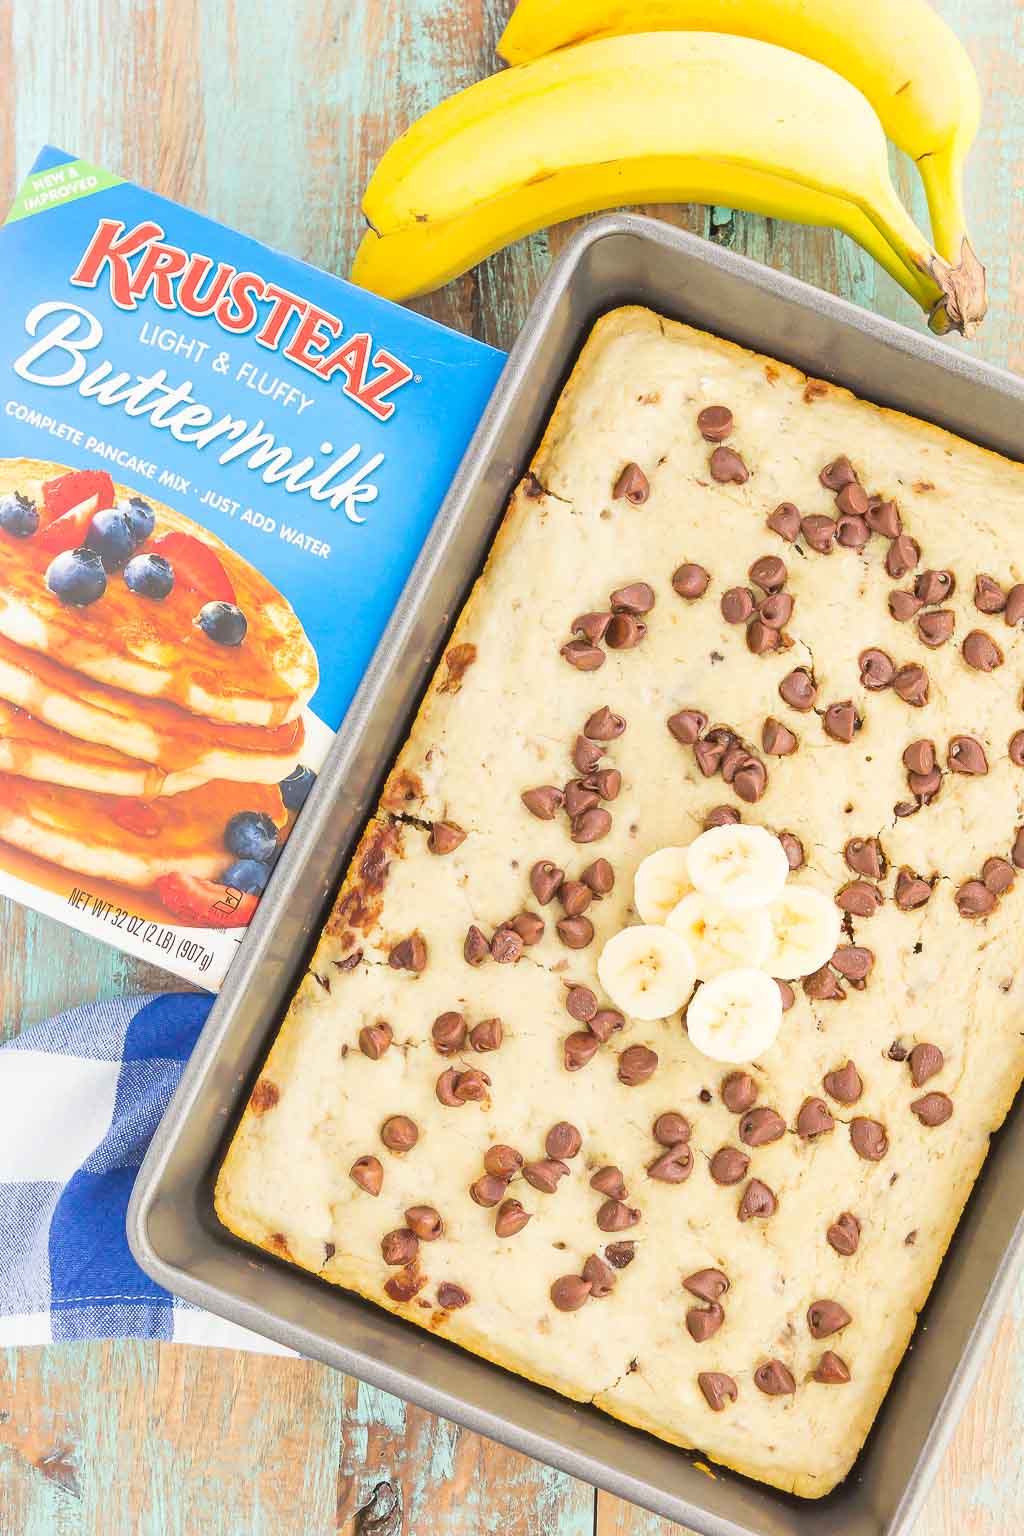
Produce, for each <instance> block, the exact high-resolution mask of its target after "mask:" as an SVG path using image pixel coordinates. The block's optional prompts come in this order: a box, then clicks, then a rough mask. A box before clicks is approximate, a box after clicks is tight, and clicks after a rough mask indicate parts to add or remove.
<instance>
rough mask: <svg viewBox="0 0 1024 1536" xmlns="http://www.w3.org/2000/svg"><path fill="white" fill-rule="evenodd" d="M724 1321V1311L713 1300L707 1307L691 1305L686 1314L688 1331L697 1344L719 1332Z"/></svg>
mask: <svg viewBox="0 0 1024 1536" xmlns="http://www.w3.org/2000/svg"><path fill="white" fill-rule="evenodd" d="M724 1322H725V1313H724V1311H723V1310H722V1308H721V1307H720V1306H719V1305H718V1303H717V1302H715V1301H713V1302H712V1303H711V1305H710V1306H707V1307H690V1309H689V1310H688V1312H687V1314H686V1331H687V1333H688V1334H689V1335H690V1337H691V1339H693V1341H694V1343H695V1344H703V1343H704V1342H705V1341H706V1340H707V1339H710V1338H711V1336H712V1335H713V1334H715V1333H717V1332H718V1330H719V1328H721V1326H722V1324H723V1323H724Z"/></svg>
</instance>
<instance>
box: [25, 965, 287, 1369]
mask: <svg viewBox="0 0 1024 1536" xmlns="http://www.w3.org/2000/svg"><path fill="white" fill-rule="evenodd" d="M211 1003H212V999H211V998H209V997H200V996H195V995H193V996H167V997H149V998H147V997H138V998H125V999H123V1000H120V1001H117V1002H112V1003H98V1004H95V1005H93V1006H91V1007H87V1008H76V1009H74V1010H73V1011H72V1012H71V1013H65V1014H62V1015H61V1016H60V1017H59V1018H56V1019H51V1020H50V1022H49V1023H47V1024H40V1025H38V1026H36V1027H35V1028H33V1029H29V1030H26V1031H25V1032H24V1033H22V1034H21V1035H18V1036H16V1037H15V1038H14V1039H13V1040H12V1041H10V1043H9V1044H7V1045H5V1046H4V1047H3V1048H2V1049H0V1344H47V1343H50V1342H51V1341H53V1340H63V1339H110V1338H143V1339H173V1340H175V1341H176V1342H178V1343H185V1344H219V1345H223V1346H226V1347H229V1348H233V1349H256V1350H266V1351H273V1352H275V1353H277V1352H279V1351H278V1346H277V1345H274V1344H270V1343H269V1342H268V1341H267V1340H265V1339H261V1338H260V1337H259V1336H258V1335H257V1334H254V1333H250V1332H249V1331H248V1330H247V1329H244V1328H239V1327H237V1326H236V1325H235V1324H234V1323H229V1322H226V1321H223V1320H222V1319H220V1318H216V1317H212V1316H211V1315H210V1314H209V1313H207V1312H203V1311H202V1310H201V1309H200V1308H198V1307H194V1306H191V1305H190V1304H189V1303H188V1302H184V1301H178V1300H176V1299H175V1298H174V1297H173V1296H171V1295H170V1294H169V1293H168V1292H167V1291H165V1290H162V1289H161V1287H160V1286H158V1285H155V1284H154V1283H153V1281H152V1280H150V1279H148V1277H147V1276H146V1275H144V1274H143V1273H142V1270H141V1269H139V1267H138V1265H137V1264H136V1263H135V1261H134V1259H133V1258H132V1256H131V1254H130V1253H129V1251H128V1240H127V1237H126V1236H125V1213H126V1211H127V1209H128V1198H129V1196H130V1194H131V1190H132V1184H133V1183H134V1181H135V1175H136V1173H137V1171H138V1168H139V1165H140V1163H141V1162H142V1159H143V1156H144V1155H145V1151H146V1148H147V1147H148V1145H149V1142H150V1138H151V1137H152V1135H153V1133H154V1131H155V1130H156V1128H157V1125H158V1124H159V1122H160V1117H161V1115H162V1114H163V1112H164V1110H165V1109H166V1108H167V1104H168V1101H169V1099H170V1097H171V1094H172V1093H173V1092H174V1089H175V1088H176V1086H177V1083H178V1079H179V1077H180V1076H181V1071H182V1068H183V1066H184V1065H185V1062H186V1061H187V1059H188V1056H189V1052H190V1051H191V1049H192V1047H193V1045H194V1044H195V1042H196V1040H197V1039H198V1037H199V1031H200V1030H201V1029H202V1026H203V1024H204V1023H205V1021H206V1016H207V1014H208V1013H209V1011H210V1007H211ZM285 1352H286V1353H290V1351H285Z"/></svg>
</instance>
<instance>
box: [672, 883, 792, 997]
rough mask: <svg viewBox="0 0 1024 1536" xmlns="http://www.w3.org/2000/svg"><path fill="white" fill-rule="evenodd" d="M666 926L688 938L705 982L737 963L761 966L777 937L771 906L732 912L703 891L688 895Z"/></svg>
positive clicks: (698, 970) (674, 910) (699, 973)
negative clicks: (769, 913)
mask: <svg viewBox="0 0 1024 1536" xmlns="http://www.w3.org/2000/svg"><path fill="white" fill-rule="evenodd" d="M666 926H667V927H668V929H669V931H670V932H671V933H678V934H679V935H680V937H681V938H684V939H685V940H686V942H687V944H688V945H689V947H690V950H691V951H692V954H693V960H694V964H695V965H696V967H697V975H698V976H699V977H700V979H701V980H702V981H707V980H708V979H709V978H710V977H712V976H719V975H720V974H721V973H722V971H731V970H733V969H735V967H736V966H760V965H761V963H762V962H763V960H764V959H765V956H766V955H767V954H768V951H769V950H770V949H771V946H772V939H773V936H774V935H773V929H772V921H771V918H770V917H769V916H768V910H767V908H765V907H760V908H758V910H757V911H753V912H735V911H730V909H729V908H728V907H723V906H721V905H720V904H719V903H718V902H717V901H712V900H711V898H710V897H708V896H705V895H704V894H703V892H701V891H691V892H690V894H689V896H684V897H683V899H682V901H681V902H680V903H679V905H678V906H676V907H673V909H672V911H671V912H670V913H669V915H668V919H667V924H666ZM777 990H778V988H776V991H777Z"/></svg>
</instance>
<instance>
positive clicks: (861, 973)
mask: <svg viewBox="0 0 1024 1536" xmlns="http://www.w3.org/2000/svg"><path fill="white" fill-rule="evenodd" d="M874 963H875V957H874V955H873V954H872V953H871V951H870V949H865V948H864V946H863V945H862V944H840V946H839V948H838V949H837V950H836V952H835V954H834V955H833V956H832V959H831V960H830V961H829V964H830V965H832V966H834V967H835V969H836V970H837V971H838V972H839V974H840V976H845V978H846V980H847V981H851V982H853V984H854V986H856V985H857V984H858V983H861V982H864V981H866V980H867V978H868V977H869V976H870V974H871V970H872V967H873V966H874Z"/></svg>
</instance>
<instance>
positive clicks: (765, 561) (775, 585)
mask: <svg viewBox="0 0 1024 1536" xmlns="http://www.w3.org/2000/svg"><path fill="white" fill-rule="evenodd" d="M747 575H748V576H749V577H750V579H751V581H752V582H753V583H754V586H755V587H760V588H761V590H762V591H763V592H769V593H771V592H781V590H782V588H783V587H784V586H785V585H786V577H787V575H788V572H787V570H786V564H785V561H783V560H780V559H779V557H778V555H761V556H760V558H759V559H757V560H755V561H754V563H753V565H752V566H751V567H750V570H749V571H748V572H747Z"/></svg>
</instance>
